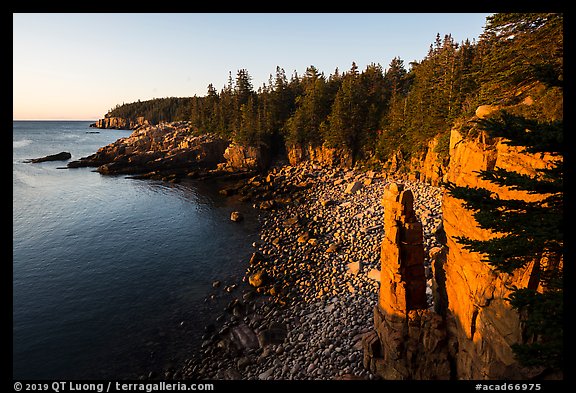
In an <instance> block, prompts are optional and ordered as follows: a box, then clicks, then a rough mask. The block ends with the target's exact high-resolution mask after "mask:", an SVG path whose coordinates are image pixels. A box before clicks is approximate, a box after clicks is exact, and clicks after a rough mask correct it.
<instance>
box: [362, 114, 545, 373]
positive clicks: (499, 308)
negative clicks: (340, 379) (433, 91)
mask: <svg viewBox="0 0 576 393" xmlns="http://www.w3.org/2000/svg"><path fill="white" fill-rule="evenodd" d="M485 109H486V108H483V110H484V112H485ZM488 109H490V108H488ZM486 110H487V109H486ZM484 112H482V113H480V115H479V116H478V117H481V116H484V115H485V113H484ZM469 124H473V123H469ZM470 128H471V127H470V126H469V125H468V126H466V125H465V126H464V127H457V128H454V129H453V130H452V131H451V135H450V164H449V166H448V168H447V171H446V173H445V174H444V175H443V177H444V178H445V179H446V180H448V181H451V182H453V183H455V184H456V185H468V186H474V187H483V188H486V189H488V190H490V191H492V192H494V193H497V194H498V195H499V196H500V198H503V199H523V200H530V201H536V200H538V198H539V196H537V195H532V194H528V193H526V192H523V191H518V190H511V189H508V188H507V187H500V186H496V185H495V184H493V183H489V182H487V181H484V180H482V179H480V178H479V176H478V173H477V171H480V170H489V169H494V168H503V169H506V170H509V171H515V172H518V173H524V174H535V170H536V169H538V168H543V167H546V166H547V165H549V164H550V162H551V160H552V157H551V156H547V155H543V154H527V153H525V152H523V151H521V149H520V148H516V147H510V146H508V145H506V144H505V143H503V141H502V140H498V139H494V140H490V139H489V138H487V136H486V135H485V134H484V133H482V132H478V131H475V132H473V133H472V135H476V136H475V137H473V138H472V137H464V134H465V133H468V131H470ZM472 131H474V130H472ZM410 202H411V198H410V195H409V194H407V191H405V190H402V187H401V186H400V187H399V186H393V187H391V188H390V189H389V190H387V192H385V194H384V198H383V203H384V204H385V207H384V209H385V221H384V223H385V234H386V235H385V238H384V240H383V242H382V255H381V263H382V266H381V288H380V294H379V303H378V306H376V307H375V310H374V326H375V330H374V332H372V333H371V334H368V335H367V336H365V338H364V343H363V344H364V353H365V355H364V364H365V367H367V368H369V369H370V370H371V371H372V372H374V373H376V374H378V375H380V376H381V377H383V378H385V379H447V378H451V379H496V380H500V379H506V380H509V379H529V378H535V377H537V376H538V375H539V374H540V373H542V372H543V369H541V368H531V369H528V368H524V367H521V366H520V365H519V364H518V362H517V361H516V359H515V357H514V353H513V351H512V348H511V345H512V344H514V343H517V342H521V340H522V336H523V326H522V323H521V321H520V317H519V315H518V313H517V311H516V310H514V309H512V308H511V306H510V304H509V303H508V302H507V300H506V299H507V297H508V296H509V295H510V293H511V292H510V289H509V288H512V287H513V286H518V287H526V286H527V285H528V282H529V281H530V278H531V276H532V271H533V269H534V263H532V264H530V265H528V266H527V267H526V268H525V269H523V270H520V271H517V272H515V273H514V274H502V273H497V272H495V271H494V270H493V269H492V268H491V267H490V266H489V265H488V264H486V263H485V262H483V261H482V260H481V259H482V257H481V256H480V255H478V254H476V253H472V252H469V251H467V250H466V249H464V247H463V246H462V245H461V244H460V243H458V242H457V240H456V239H457V238H458V237H460V236H463V237H468V238H472V239H479V240H485V239H489V238H492V237H494V236H498V234H497V233H492V232H490V231H487V230H483V229H481V228H479V226H478V224H477V223H476V221H475V219H474V217H473V216H472V214H471V212H470V211H468V210H466V209H465V208H464V207H463V206H462V203H461V201H460V200H457V199H455V198H452V197H451V196H449V195H448V194H447V193H444V196H443V202H442V210H443V228H444V232H445V248H444V249H443V250H436V251H435V252H434V255H430V256H431V257H432V259H433V264H432V269H433V280H432V282H433V283H432V293H433V295H434V304H433V305H431V307H429V308H428V307H427V306H426V305H424V304H422V303H421V302H420V301H419V300H417V301H415V300H414V299H420V297H419V295H418V294H420V293H421V289H420V287H421V282H420V281H421V280H420V275H419V274H417V273H415V274H412V273H410V274H408V273H407V272H413V270H412V269H416V272H417V271H419V269H420V266H419V265H420V262H419V261H420V260H421V254H422V252H421V251H420V248H419V246H418V243H419V241H418V239H419V238H420V235H418V233H417V232H418V227H419V226H418V222H417V219H416V218H415V217H413V216H412V213H411V212H410V209H411V208H410ZM407 247H409V248H410V249H409V250H408V249H407ZM431 254H432V252H431ZM410 255H411V256H410ZM407 269H408V270H407ZM414 291H416V292H415V293H416V295H414Z"/></svg>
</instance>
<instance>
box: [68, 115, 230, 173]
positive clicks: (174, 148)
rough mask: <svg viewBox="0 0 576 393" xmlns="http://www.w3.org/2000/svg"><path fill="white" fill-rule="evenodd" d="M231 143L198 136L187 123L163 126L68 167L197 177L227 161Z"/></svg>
mask: <svg viewBox="0 0 576 393" xmlns="http://www.w3.org/2000/svg"><path fill="white" fill-rule="evenodd" d="M228 145H229V141H227V140H224V139H221V138H218V137H215V136H213V135H201V136H194V135H192V134H191V133H190V132H189V129H188V127H187V125H186V124H185V123H170V124H160V125H158V126H147V127H144V128H141V129H138V130H135V131H134V132H133V133H132V134H131V135H130V136H128V137H126V138H120V139H118V140H117V141H116V142H114V143H111V144H109V145H107V146H104V147H102V148H100V149H99V150H98V151H97V152H96V153H94V154H92V155H90V156H88V157H84V158H81V159H80V160H78V161H72V162H70V163H68V167H69V168H77V167H87V166H92V167H98V169H97V170H98V172H100V173H103V174H144V173H146V174H148V175H150V176H152V177H160V178H163V177H166V176H168V175H169V176H171V177H172V178H175V177H176V176H180V175H194V174H197V172H196V171H197V170H201V169H214V168H215V167H216V165H217V164H218V163H221V162H223V161H224V151H225V149H226V147H227V146H228Z"/></svg>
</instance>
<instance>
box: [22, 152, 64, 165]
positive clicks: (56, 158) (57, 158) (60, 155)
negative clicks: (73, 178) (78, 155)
mask: <svg viewBox="0 0 576 393" xmlns="http://www.w3.org/2000/svg"><path fill="white" fill-rule="evenodd" d="M70 158H72V154H70V153H69V152H67V151H63V152H60V153H57V154H51V155H48V156H45V157H40V158H32V159H30V160H28V161H26V162H31V163H33V164H36V163H39V162H45V161H65V160H69V159H70Z"/></svg>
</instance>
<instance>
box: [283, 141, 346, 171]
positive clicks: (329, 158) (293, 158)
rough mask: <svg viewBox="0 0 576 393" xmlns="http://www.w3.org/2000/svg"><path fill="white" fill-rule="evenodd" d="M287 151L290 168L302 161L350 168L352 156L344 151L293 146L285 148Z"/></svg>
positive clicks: (324, 147)
mask: <svg viewBox="0 0 576 393" xmlns="http://www.w3.org/2000/svg"><path fill="white" fill-rule="evenodd" d="M287 151H288V161H290V165H292V166H295V165H297V164H299V163H301V162H304V161H312V162H314V163H317V164H320V165H322V166H337V167H341V168H351V167H352V155H351V154H350V152H349V151H347V150H344V149H336V148H331V147H326V146H317V147H313V146H310V145H300V144H295V145H292V146H289V147H287Z"/></svg>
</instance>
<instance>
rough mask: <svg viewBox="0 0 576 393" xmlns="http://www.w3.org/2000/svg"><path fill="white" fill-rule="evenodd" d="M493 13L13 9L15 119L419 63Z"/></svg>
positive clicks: (98, 112)
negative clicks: (279, 74)
mask: <svg viewBox="0 0 576 393" xmlns="http://www.w3.org/2000/svg"><path fill="white" fill-rule="evenodd" d="M488 15H489V14H486V13H485V14H475V13H468V14H458V13H444V14H431V13H425V14H417V13H408V14H387V13H377V14H361V13H352V14H345V13H328V14H318V13H312V14H305V13H302V14H299V13H296V14H290V13H272V14H266V13H255V14H250V13H247V14H208V13H201V14H194V13H192V14H168V13H161V14H151V13H143V14H130V13H128V14H126V13H124V14H90V13H85V14H72V13H65V14H50V13H47V14H29V13H25V14H13V22H14V24H13V55H14V56H13V61H14V63H13V82H14V90H13V118H14V119H82V120H94V119H97V118H101V117H103V116H104V114H105V113H106V112H107V111H108V110H109V109H110V108H112V107H114V106H115V105H116V104H122V103H129V102H134V101H137V100H139V99H140V100H148V99H151V98H160V97H189V96H193V95H195V94H196V95H199V96H203V95H205V94H206V88H207V86H208V84H209V83H213V84H214V86H215V87H216V89H217V90H218V91H220V89H221V88H222V87H223V86H224V85H225V84H226V82H227V79H228V72H229V71H232V75H233V76H235V74H236V71H237V70H238V69H241V68H246V69H247V70H248V72H249V73H250V75H251V76H252V78H253V80H252V82H253V85H254V88H255V89H257V88H258V87H260V86H261V85H262V83H263V82H266V81H267V80H268V77H269V75H270V74H274V73H275V70H276V66H277V65H279V66H280V67H282V68H284V70H285V71H286V74H287V75H288V77H290V76H291V75H292V73H293V72H294V71H297V72H298V74H299V75H302V74H303V73H304V72H305V70H306V67H308V66H309V65H314V66H316V68H318V69H319V70H320V71H323V72H324V73H325V75H327V76H328V75H329V74H331V73H333V72H334V70H335V68H336V67H338V68H339V69H340V70H341V71H346V70H348V69H349V68H350V66H351V64H352V62H353V61H355V62H356V64H357V65H358V67H359V68H360V69H361V70H362V69H364V68H365V67H366V66H367V65H368V64H370V63H379V64H381V65H382V67H384V68H385V69H386V68H387V67H388V65H389V64H390V61H391V60H392V59H393V58H394V57H396V56H399V57H400V58H401V59H402V60H404V64H405V66H406V67H407V68H408V67H409V63H410V62H411V61H414V60H417V61H419V60H422V59H423V58H424V56H426V53H427V51H428V48H429V46H430V44H431V43H432V42H433V41H434V39H435V37H436V33H440V35H441V36H442V37H443V36H444V35H445V34H452V37H454V39H455V41H456V42H461V41H464V40H465V39H467V38H468V39H470V40H471V41H472V39H476V40H477V39H478V37H479V35H480V34H481V33H482V31H483V28H484V26H485V22H486V17H487V16H488Z"/></svg>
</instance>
